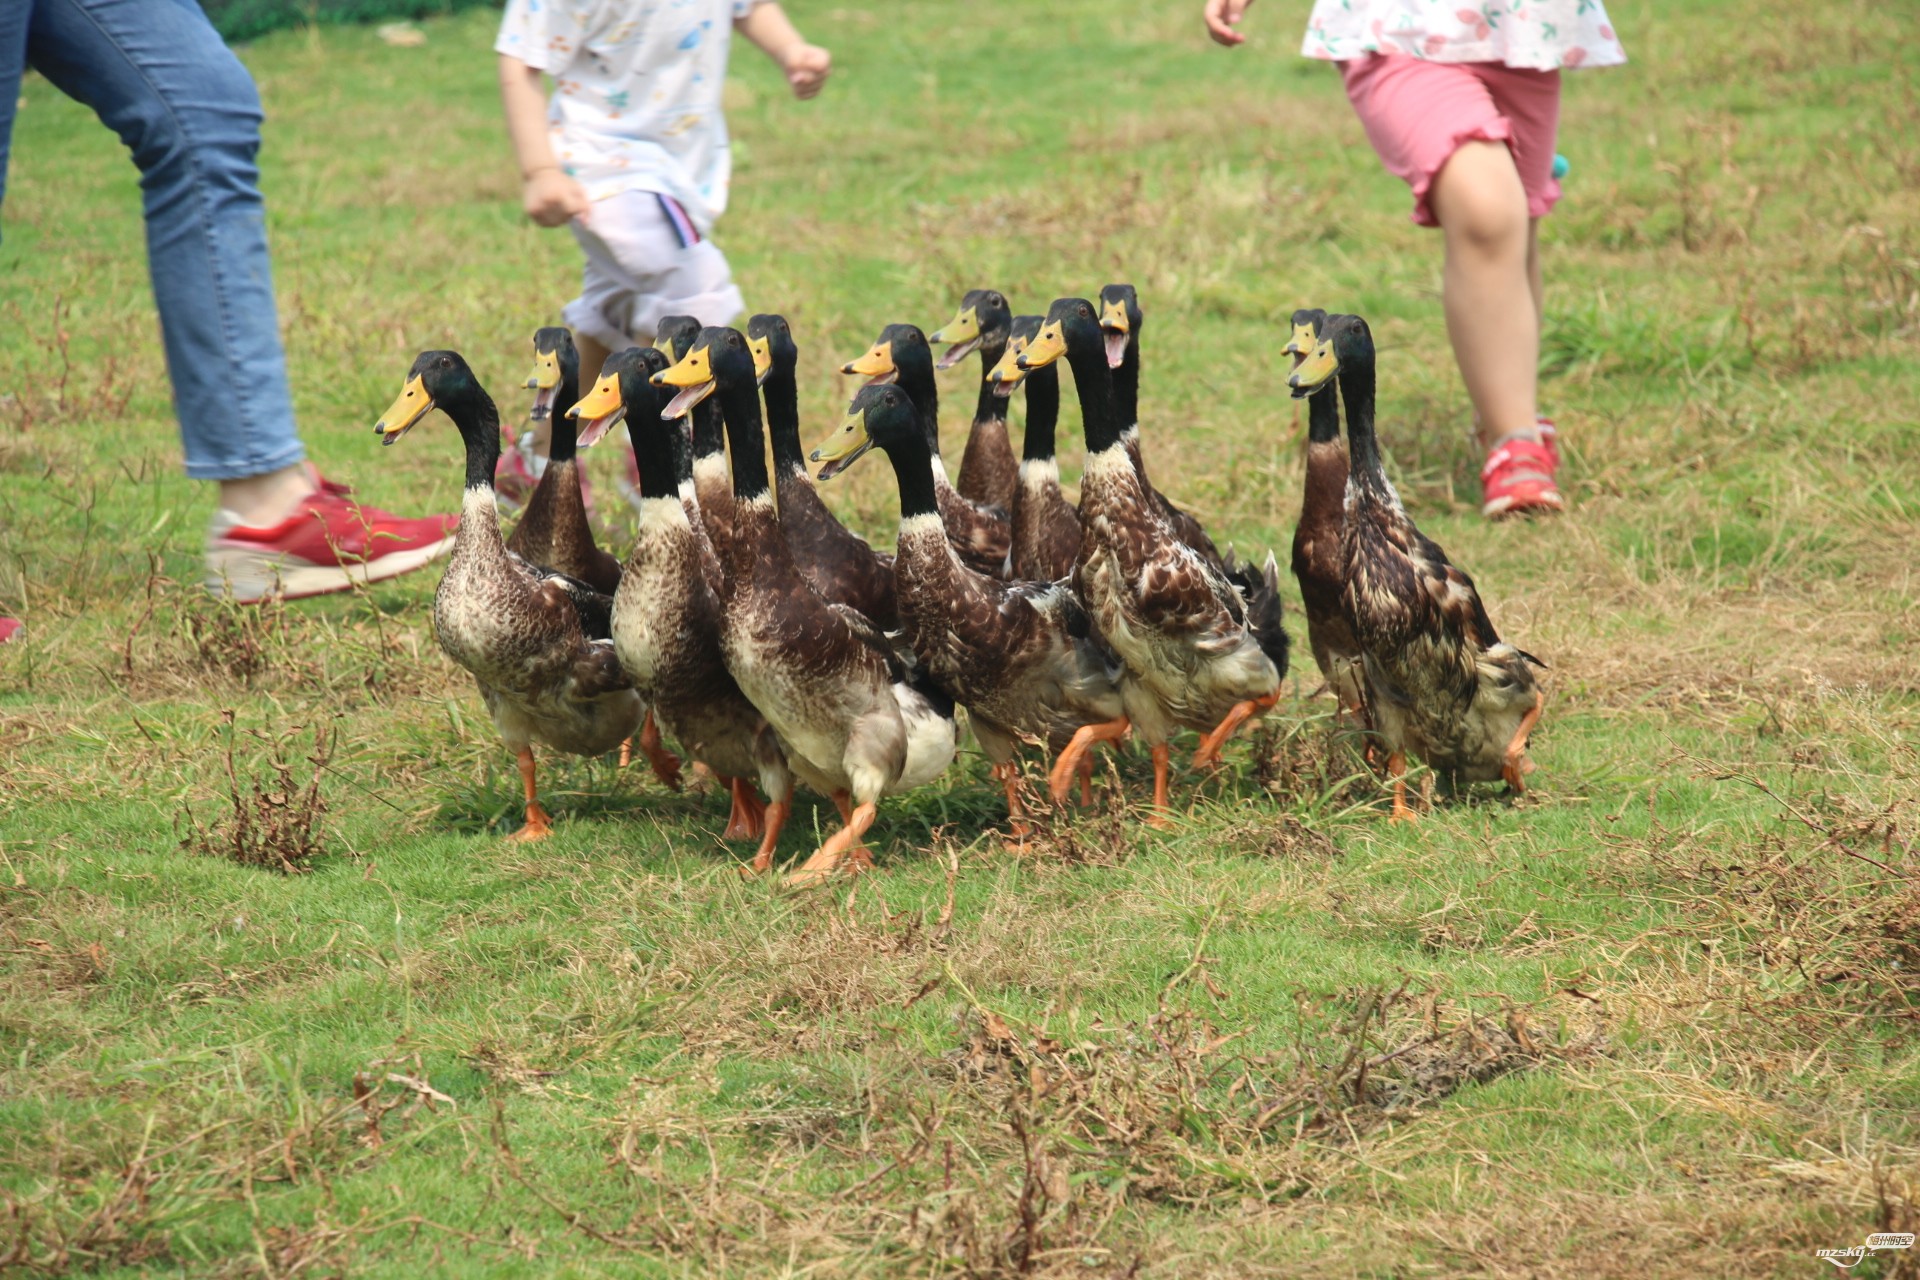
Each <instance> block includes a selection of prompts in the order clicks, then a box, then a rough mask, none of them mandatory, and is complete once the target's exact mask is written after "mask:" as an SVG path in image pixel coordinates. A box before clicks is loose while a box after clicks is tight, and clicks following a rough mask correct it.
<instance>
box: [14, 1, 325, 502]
mask: <svg viewBox="0 0 1920 1280" xmlns="http://www.w3.org/2000/svg"><path fill="white" fill-rule="evenodd" d="M23 66H32V67H33V69H34V70H35V71H38V72H39V73H40V74H41V75H43V76H45V77H46V78H47V79H48V80H49V81H51V82H52V83H53V85H54V86H55V87H56V88H58V89H59V90H60V91H61V92H62V93H65V94H66V95H68V96H69V97H71V98H74V99H75V100H77V101H79V102H83V103H85V104H86V105H87V106H89V107H91V108H93V110H94V113H95V114H96V115H98V116H99V117H100V120H101V122H102V123H104V124H106V125H107V126H108V127H109V128H111V129H112V130H113V131H114V132H115V133H118V134H119V135H120V140H121V141H122V142H124V143H126V144H127V149H128V150H129V151H131V152H132V153H133V162H134V164H136V165H137V166H139V169H140V190H141V193H142V199H143V201H144V204H145V207H146V218H147V266H148V269H149V271H150V272H151V273H152V276H153V298H154V302H155V303H156V304H157V305H158V306H159V309H160V332H161V336H162V338H163V340H164V341H165V343H166V348H167V372H168V374H169V375H170V376H171V378H172V380H173V409H174V413H175V415H176V416H177V417H178V418H179V419H180V440H181V444H182V446H183V447H184V449H185V452H186V456H187V474H188V475H189V476H192V477H194V478H196V479H201V480H235V479H241V478H244V477H247V476H257V475H264V474H266V473H268V472H270V471H278V470H279V469H280V468H282V467H286V466H290V465H292V464H293V463H296V462H298V461H300V460H301V459H302V458H304V457H305V456H306V451H305V450H304V449H303V448H302V447H301V444H300V437H299V435H298V434H296V432H295V430H294V425H293V401H292V399H291V398H290V397H289V395H288V392H287V361H286V354H285V352H283V351H282V350H281V347H280V329H279V321H278V317H277V316H276V314H275V312H274V307H273V277H272V274H271V273H270V271H269V269H268V265H267V229H266V218H265V205H264V203H263V202H262V201H261V198H260V170H259V167H258V166H257V165H256V164H255V163H254V156H255V155H256V153H258V151H259V150H260V119H261V113H260V95H259V93H258V92H257V91H256V90H255V89H254V86H253V77H251V76H249V75H248V74H247V69H246V68H245V67H243V66H241V65H240V60H239V59H238V58H236V57H234V55H233V51H232V50H231V49H229V48H227V46H226V43H225V42H224V41H223V40H221V39H220V36H219V34H218V33H217V32H215V31H214V29H213V26H212V24H211V23H209V22H208V21H207V16H206V14H204V13H202V12H201V11H200V7H199V5H198V4H196V3H195V2H194V0H0V200H4V198H5V196H6V175H7V154H8V143H9V139H10V136H11V134H12V132H13V115H14V107H15V104H16V103H17V102H18V101H19V98H20V75H21V70H22V68H23ZM43 163H45V164H46V165H47V166H48V167H49V168H52V167H53V165H55V164H57V163H58V157H56V156H48V157H46V159H45V160H44V162H43Z"/></svg>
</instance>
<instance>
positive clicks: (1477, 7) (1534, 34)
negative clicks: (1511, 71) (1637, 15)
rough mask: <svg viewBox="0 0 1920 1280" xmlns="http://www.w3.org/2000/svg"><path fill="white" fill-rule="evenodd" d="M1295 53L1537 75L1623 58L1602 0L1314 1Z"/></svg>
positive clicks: (1613, 63)
mask: <svg viewBox="0 0 1920 1280" xmlns="http://www.w3.org/2000/svg"><path fill="white" fill-rule="evenodd" d="M1300 52H1301V53H1303V54H1305V55H1306V56H1307V57H1309V58H1320V59H1324V60H1326V61H1328V62H1346V61H1349V60H1351V59H1354V58H1361V57H1365V56H1366V55H1367V54H1369V53H1402V54H1406V55H1408V56H1409V57H1414V58H1424V59H1426V60H1427V61H1429V62H1497V63H1500V64H1501V65H1503V66H1508V67H1523V68H1528V69H1531V70H1536V71H1553V70H1556V69H1558V68H1561V67H1612V66H1618V65H1619V64H1620V63H1623V62H1625V61H1626V60H1627V52H1626V50H1625V49H1622V48H1621V47H1620V41H1619V38H1618V37H1617V36H1615V35H1614V31H1613V24H1612V22H1610V21H1609V20H1608V18H1607V11H1606V10H1605V9H1604V8H1603V7H1601V4H1600V0H1479V2H1478V3H1474V4H1467V3H1463V0H1314V6H1313V13H1312V15H1311V16H1310V17H1309V18H1308V19H1307V38H1306V40H1305V41H1304V42H1303V43H1302V44H1301V46H1300Z"/></svg>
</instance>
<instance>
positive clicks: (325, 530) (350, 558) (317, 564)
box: [207, 473, 459, 604]
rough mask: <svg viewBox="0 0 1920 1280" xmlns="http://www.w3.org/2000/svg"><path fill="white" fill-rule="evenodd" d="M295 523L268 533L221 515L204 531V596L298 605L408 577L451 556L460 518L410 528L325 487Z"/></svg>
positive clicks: (412, 523)
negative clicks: (309, 598)
mask: <svg viewBox="0 0 1920 1280" xmlns="http://www.w3.org/2000/svg"><path fill="white" fill-rule="evenodd" d="M315 479H316V481H317V483H318V486H319V487H318V488H316V489H315V490H314V492H312V493H311V494H309V495H307V497H306V498H305V499H304V500H303V501H302V502H301V504H300V507H299V509H298V510H297V511H295V512H294V513H293V514H292V515H290V516H288V517H287V518H286V519H285V520H282V521H281V522H280V523H279V524H276V525H272V526H270V527H267V528H253V527H251V526H248V525H244V524H241V523H240V518H239V517H238V516H236V515H234V514H233V513H232V512H231V511H216V512H215V513H214V516H213V521H212V523H211V524H210V525H209V526H208V529H207V590H209V591H211V592H213V593H214V594H215V595H218V596H226V597H228V598H230V599H232V600H234V601H236V602H238V603H240V604H257V603H259V602H260V601H262V600H266V599H268V598H270V597H276V596H277V597H279V598H280V599H283V600H299V599H302V598H304V597H307V596H320V595H326V594H328V593H330V592H334V591H345V590H348V589H349V588H351V587H353V586H355V585H358V584H362V583H368V582H380V581H383V580H385V579H387V578H394V577H398V576H399V575H401V574H403V573H409V572H411V571H413V570H415V569H418V568H420V567H421V566H422V565H425V564H427V563H429V562H431V561H433V560H436V559H438V558H439V557H441V556H443V555H445V554H446V553H447V552H448V551H451V550H452V549H453V533H454V528H455V526H456V525H458V524H459V518H458V517H456V516H429V517H427V518H425V519H422V520H409V519H406V518H404V517H401V516H396V515H392V514H390V513H388V512H385V511H382V510H380V509H379V508H378V507H369V506H363V505H361V504H360V503H357V502H355V501H353V500H352V499H351V498H350V497H348V496H347V488H346V486H345V485H339V484H335V483H333V482H332V481H329V480H324V479H320V478H319V476H318V474H317V473H316V476H315Z"/></svg>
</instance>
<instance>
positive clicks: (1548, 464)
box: [1480, 436, 1567, 520]
mask: <svg viewBox="0 0 1920 1280" xmlns="http://www.w3.org/2000/svg"><path fill="white" fill-rule="evenodd" d="M1559 465H1560V464H1559V459H1558V458H1557V457H1556V456H1555V453H1554V451H1553V450H1552V449H1551V448H1549V447H1548V446H1547V445H1545V444H1542V443H1541V442H1540V441H1538V440H1528V439H1526V438H1525V437H1521V436H1515V437H1511V438H1509V439H1506V440H1502V441H1501V442H1500V443H1499V444H1497V445H1495V446H1494V449H1493V452H1492V453H1489V454H1488V455H1487V461H1486V465H1484V466H1482V467H1481V468H1480V496H1481V503H1480V514H1481V515H1483V516H1486V517H1487V518H1488V519H1489V520H1497V519H1499V518H1500V517H1502V516H1511V515H1519V514H1522V513H1524V512H1530V511H1564V510H1566V506H1567V503H1566V499H1564V498H1562V497H1561V496H1560V490H1559V489H1558V488H1557V487H1556V486H1555V485H1554V483H1553V476H1554V472H1555V471H1557V470H1558V469H1559Z"/></svg>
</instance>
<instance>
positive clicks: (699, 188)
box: [493, 0, 760, 235]
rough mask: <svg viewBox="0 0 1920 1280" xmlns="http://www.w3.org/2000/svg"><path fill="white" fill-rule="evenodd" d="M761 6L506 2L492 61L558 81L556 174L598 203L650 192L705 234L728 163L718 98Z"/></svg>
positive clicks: (655, 0) (648, 0)
mask: <svg viewBox="0 0 1920 1280" xmlns="http://www.w3.org/2000/svg"><path fill="white" fill-rule="evenodd" d="M757 3H760V0H507V11H506V16H505V17H504V18H503V19H501V22H500V35H499V38H498V39H496V40H495V41H494V43H493V47H494V51H495V52H497V53H503V54H506V55H507V56H509V57H512V58H518V59H519V60H520V61H522V62H524V63H526V64H527V65H528V66H530V67H533V68H535V69H536V70H540V71H544V72H546V73H547V74H548V75H549V76H551V77H552V78H553V84H554V88H553V97H552V99H551V101H550V102H549V104H548V107H547V127H548V128H549V130H551V132H552V135H553V150H554V154H555V155H556V156H557V157H559V160H560V164H561V167H562V168H564V169H565V170H566V171H567V172H568V173H569V174H571V175H572V176H573V177H574V178H575V179H576V180H578V181H579V183H580V184H581V185H582V186H584V187H585V188H586V190H587V195H588V197H589V198H591V199H594V200H603V199H605V198H606V197H608V196H612V195H617V194H618V193H620V192H622V191H657V192H660V193H661V194H663V195H668V196H672V197H673V198H674V199H675V200H678V201H679V202H680V204H681V206H682V207H683V208H685V209H686V211H687V216H688V217H690V218H692V219H693V222H694V225H695V226H697V227H699V228H700V232H701V234H702V235H705V234H706V233H707V232H708V231H709V230H711V228H712V226H713V221H714V219H715V218H718V217H719V216H720V214H721V213H722V212H723V211H724V210H725V209H726V207H727V184H728V180H729V178H730V177H731V174H732V170H733V165H732V159H731V156H730V154H729V145H728V142H727V122H726V118H725V117H724V116H723V115H722V114H721V111H720V91H721V88H722V86H723V85H724V84H725V83H726V79H727V47H728V45H729V43H730V42H731V40H732V37H733V24H734V22H735V20H737V19H739V18H744V17H745V16H746V15H747V14H748V13H749V12H750V11H751V10H752V9H753V7H754V5H755V4H757Z"/></svg>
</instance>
